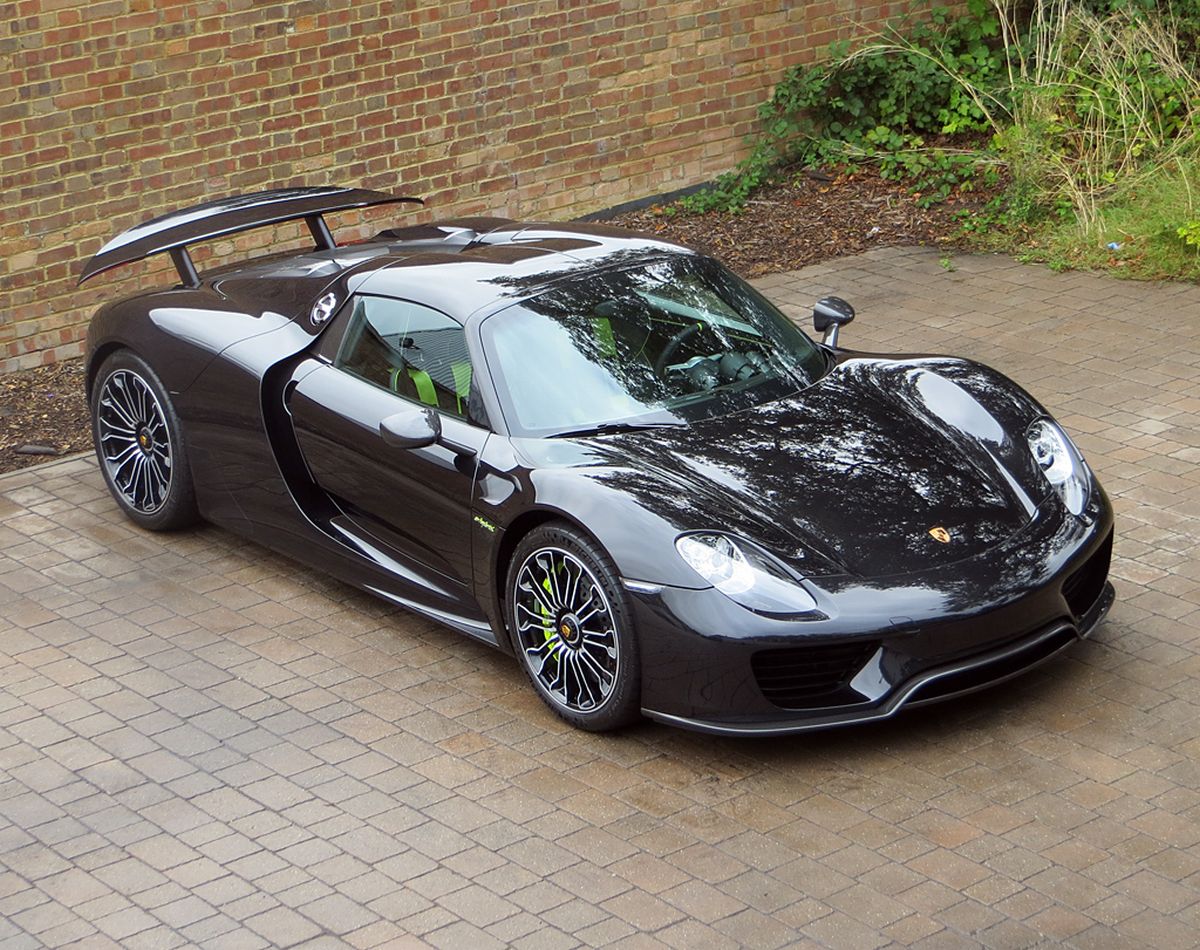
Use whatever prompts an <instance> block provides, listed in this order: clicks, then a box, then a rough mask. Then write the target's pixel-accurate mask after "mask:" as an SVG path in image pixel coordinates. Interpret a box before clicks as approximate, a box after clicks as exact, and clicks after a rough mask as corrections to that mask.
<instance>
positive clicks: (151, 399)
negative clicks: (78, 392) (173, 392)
mask: <svg viewBox="0 0 1200 950" xmlns="http://www.w3.org/2000/svg"><path fill="white" fill-rule="evenodd" d="M92 438H93V440H94V441H95V444H96V455H97V457H98V458H99V460H100V469H101V471H102V472H103V473H104V480H105V481H106V482H107V483H108V488H109V491H111V492H112V494H113V497H114V498H116V500H117V502H118V504H120V506H121V508H122V509H124V511H125V513H126V514H127V515H128V516H129V517H130V518H132V519H133V520H134V521H136V522H137V523H138V524H140V525H142V526H143V527H146V528H153V529H165V528H178V527H182V526H183V525H185V524H189V523H190V522H192V521H194V520H195V518H196V502H195V494H194V492H193V489H192V479H191V472H190V470H189V469H188V465H187V458H186V455H185V450H184V446H183V442H182V439H181V436H180V431H179V419H178V417H177V416H176V415H175V409H174V407H173V406H172V405H171V400H170V398H169V397H168V395H167V393H166V390H165V389H164V388H163V385H162V383H161V382H159V379H158V377H157V376H156V375H155V373H154V371H153V370H152V369H151V368H150V367H149V366H148V365H147V364H146V362H145V361H144V360H142V359H141V358H140V357H138V356H136V355H135V354H133V353H131V352H129V351H128V350H120V351H118V352H116V353H114V354H112V355H111V356H109V357H108V358H107V359H106V360H105V361H104V363H103V364H102V365H101V367H100V370H99V372H98V373H97V374H96V381H95V385H94V387H93V389H92Z"/></svg>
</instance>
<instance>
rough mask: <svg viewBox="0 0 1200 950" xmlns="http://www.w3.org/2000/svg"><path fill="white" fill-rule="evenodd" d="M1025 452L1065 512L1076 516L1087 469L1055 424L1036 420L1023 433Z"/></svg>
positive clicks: (1085, 492)
mask: <svg viewBox="0 0 1200 950" xmlns="http://www.w3.org/2000/svg"><path fill="white" fill-rule="evenodd" d="M1025 437H1026V438H1027V439H1028V440H1029V451H1030V452H1032V453H1033V459H1034V461H1035V462H1037V465H1038V468H1039V469H1040V470H1041V473H1042V475H1043V476H1044V477H1045V479H1046V481H1048V482H1049V483H1050V486H1051V487H1052V488H1053V489H1054V490H1055V491H1056V492H1058V494H1059V497H1060V498H1062V500H1063V504H1064V505H1066V507H1067V511H1069V512H1071V514H1073V515H1078V514H1080V513H1081V512H1082V511H1083V506H1084V505H1086V504H1087V498H1088V475H1087V466H1085V465H1084V464H1083V457H1082V456H1081V455H1080V454H1079V450H1078V449H1077V448H1075V444H1074V443H1073V442H1072V441H1071V440H1070V439H1069V438H1068V437H1067V434H1066V433H1065V432H1063V430H1062V429H1061V428H1060V427H1059V425H1058V423H1056V422H1053V421H1052V420H1050V419H1038V420H1036V421H1035V422H1033V424H1031V425H1030V426H1029V428H1028V429H1027V430H1026V432H1025Z"/></svg>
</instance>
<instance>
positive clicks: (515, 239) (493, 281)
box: [356, 222, 692, 321]
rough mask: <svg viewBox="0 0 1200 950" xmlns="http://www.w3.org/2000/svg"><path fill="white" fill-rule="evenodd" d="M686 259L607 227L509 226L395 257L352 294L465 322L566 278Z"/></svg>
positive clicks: (673, 247) (661, 244)
mask: <svg viewBox="0 0 1200 950" xmlns="http://www.w3.org/2000/svg"><path fill="white" fill-rule="evenodd" d="M691 253H692V252H691V251H689V250H687V249H686V248H683V247H681V246H679V245H677V244H671V243H668V242H666V241H657V240H655V239H653V238H650V237H647V236H645V235H642V234H638V233H636V232H632V231H623V230H620V229H617V228H612V227H607V226H604V225H596V224H546V223H540V222H534V223H518V222H510V223H507V224H506V225H503V226H501V227H498V228H495V229H493V230H491V231H489V232H488V233H486V234H482V235H478V236H477V237H476V238H475V239H474V240H473V241H471V242H470V243H469V244H467V245H465V246H463V247H461V248H457V249H452V248H447V249H445V250H441V249H437V250H434V249H431V250H422V251H419V252H417V253H412V254H406V255H402V256H401V255H398V256H396V258H395V259H394V260H390V261H388V263H386V264H384V265H383V266H381V267H378V268H377V269H374V270H372V271H371V272H370V274H369V276H367V277H366V279H365V280H363V281H362V283H360V284H359V285H358V286H357V288H356V290H357V292H359V293H369V294H380V295H384V296H389V297H401V298H404V299H409V300H417V301H420V302H421V303H424V304H426V305H427V306H430V307H434V308H435V309H437V310H441V311H442V312H444V313H447V314H449V315H450V316H452V317H454V318H455V319H458V320H461V321H465V320H466V319H467V318H469V317H470V316H471V315H473V314H475V313H478V312H480V311H486V310H494V309H498V308H500V307H503V306H507V305H508V304H510V303H512V302H514V301H516V300H521V299H524V298H526V297H530V296H532V295H534V294H536V293H538V292H540V291H541V290H543V289H545V288H546V287H548V286H549V285H551V284H553V283H555V282H557V281H558V280H560V279H562V278H563V277H566V276H569V275H571V274H575V273H582V272H586V271H594V270H596V269H597V268H600V267H610V266H615V265H619V264H621V263H625V262H634V261H637V260H644V259H646V258H647V257H653V256H661V255H663V254H691Z"/></svg>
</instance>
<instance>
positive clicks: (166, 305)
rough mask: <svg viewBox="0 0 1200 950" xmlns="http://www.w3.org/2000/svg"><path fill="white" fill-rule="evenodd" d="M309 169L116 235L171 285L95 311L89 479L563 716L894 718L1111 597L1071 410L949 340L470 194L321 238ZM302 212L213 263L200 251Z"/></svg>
mask: <svg viewBox="0 0 1200 950" xmlns="http://www.w3.org/2000/svg"><path fill="white" fill-rule="evenodd" d="M416 200H417V199H409V198H396V197H393V196H391V195H388V194H384V193H381V192H375V191H366V190H362V189H344V188H294V189H284V190H276V191H270V192H261V193H256V194H249V195H241V196H236V197H232V198H227V199H222V200H218V201H213V202H208V203H206V204H202V205H198V206H195V207H192V208H188V209H186V210H183V211H179V212H175V213H172V214H168V215H165V216H163V217H160V218H156V219H154V220H152V221H148V222H146V223H144V224H142V225H140V226H138V227H135V228H133V229H131V230H129V231H126V232H124V233H122V234H120V235H119V236H117V237H116V238H114V239H113V240H112V241H110V242H109V243H108V244H106V245H104V247H102V248H101V249H100V251H99V252H98V253H97V254H96V255H95V257H93V258H92V259H91V260H90V261H89V262H88V263H87V264H86V265H85V267H84V270H83V276H82V278H81V280H86V279H88V278H90V277H92V276H94V275H95V274H98V273H100V272H102V271H105V270H108V269H109V268H112V267H116V266H119V265H121V264H125V263H128V262H131V261H135V260H139V259H141V258H144V257H147V256H149V255H152V254H159V253H169V254H170V255H171V257H172V258H173V260H174V262H175V265H176V268H177V270H178V272H179V284H178V285H177V286H174V287H171V288H170V289H161V290H153V291H149V292H146V293H142V294H139V295H137V296H134V297H130V298H128V299H125V300H121V301H118V302H114V303H110V304H108V305H106V306H104V307H102V308H101V309H100V310H99V311H98V313H97V314H96V316H95V318H94V319H93V321H92V323H91V325H90V329H89V334H88V357H87V359H88V363H87V367H88V369H87V378H88V386H89V400H90V405H91V412H92V418H93V434H94V437H95V445H96V452H97V455H98V457H99V462H100V469H101V471H102V472H103V475H104V478H105V480H106V482H107V484H108V487H109V489H110V490H111V492H112V494H113V497H114V498H115V499H116V501H117V503H118V504H119V505H120V506H121V508H122V509H123V510H124V511H125V513H126V514H127V515H128V516H129V517H130V518H131V519H132V520H133V521H135V522H137V523H138V524H139V525H142V526H144V527H146V528H149V529H170V528H179V527H182V526H184V525H187V524H190V523H192V522H193V521H195V520H196V519H197V518H204V519H207V520H209V521H211V522H214V523H216V524H218V525H222V526H224V527H226V528H228V529H230V530H232V531H235V532H238V533H239V534H242V535H245V536H247V537H249V538H252V539H254V540H256V541H258V542H261V543H262V544H264V545H266V546H268V547H271V548H273V549H275V550H277V551H280V552H282V553H283V554H285V555H287V556H289V557H292V558H294V559H296V560H298V561H301V562H304V563H307V564H308V565H311V566H312V567H314V568H316V569H318V570H321V571H325V572H328V573H330V574H332V575H335V576H336V577H338V578H340V579H341V580H343V581H346V582H348V583H350V584H354V585H357V586H358V587H360V588H363V589H365V590H367V591H370V592H371V593H373V594H375V595H378V596H380V597H383V598H386V599H387V600H389V601H391V602H393V603H396V604H400V605H403V606H404V607H406V608H409V609H411V610H413V611H416V612H417V613H420V614H423V615H425V616H426V617H430V618H433V619H434V620H436V621H439V622H441V623H443V624H446V625H448V626H450V627H453V628H455V629H456V630H458V631H461V632H462V633H465V634H467V635H469V636H472V637H475V638H478V639H480V640H483V641H485V642H487V643H489V644H491V645H493V646H495V647H497V648H499V649H501V650H503V651H506V652H509V653H512V654H514V655H515V656H516V657H517V658H518V660H519V662H520V664H521V666H522V667H523V668H524V671H525V673H526V674H527V675H528V677H529V679H530V681H531V682H532V684H533V687H534V688H535V689H536V691H537V692H538V694H539V695H540V696H541V698H542V699H543V700H544V701H545V702H546V703H547V704H548V705H549V706H550V708H551V709H553V710H554V711H555V712H556V713H557V714H558V715H560V716H561V717H562V718H563V719H565V720H567V721H568V722H570V723H572V724H574V725H576V726H579V727H582V728H585V729H592V730H603V729H611V728H616V727H619V726H622V725H625V724H628V723H631V722H633V721H634V720H636V719H638V718H639V717H640V716H648V717H651V718H653V719H657V720H660V721H664V722H668V723H673V724H676V725H679V726H684V727H689V728H694V729H699V730H705V731H709V732H713V733H721V734H728V735H772V734H782V733H789V732H794V731H799V730H803V729H810V728H814V727H821V726H830V725H836V724H847V723H854V722H863V721H867V720H875V719H883V718H887V717H889V716H892V715H893V714H895V713H896V712H897V711H898V710H900V709H901V708H902V707H906V706H916V705H920V704H924V703H931V702H934V701H937V700H943V699H946V698H948V697H951V696H957V695H960V694H963V693H967V692H970V691H972V690H975V689H979V688H981V687H984V686H988V685H991V684H994V683H997V682H1000V681H1003V680H1005V679H1008V678H1010V677H1012V676H1015V675H1017V674H1019V673H1021V672H1023V671H1025V670H1026V669H1029V668H1030V667H1033V666H1034V665H1036V664H1038V663H1041V662H1043V661H1045V660H1047V659H1048V658H1050V657H1052V656H1054V655H1055V654H1057V653H1059V652H1060V651H1061V650H1064V649H1065V648H1067V647H1069V646H1070V645H1071V644H1072V643H1074V642H1076V641H1077V640H1079V639H1080V638H1082V637H1085V636H1087V635H1088V634H1089V633H1090V632H1091V631H1092V630H1093V629H1094V628H1095V626H1096V624H1097V623H1099V621H1100V619H1101V618H1102V616H1103V615H1104V614H1105V612H1106V611H1107V610H1108V608H1109V606H1110V605H1111V603H1112V600H1113V596H1114V595H1113V588H1112V586H1111V585H1110V584H1109V583H1108V581H1107V575H1108V568H1109V559H1110V554H1111V549H1112V536H1113V535H1112V527H1113V516H1112V509H1111V507H1110V504H1109V502H1108V499H1107V498H1106V497H1105V494H1104V492H1103V490H1102V489H1101V488H1100V486H1099V484H1098V483H1097V481H1096V479H1095V477H1094V475H1093V474H1092V471H1091V470H1090V469H1089V467H1088V466H1087V464H1086V463H1085V462H1084V460H1083V458H1082V457H1081V455H1080V453H1079V451H1078V450H1077V449H1076V447H1075V445H1074V444H1073V443H1072V441H1071V440H1070V438H1069V437H1068V436H1067V435H1066V433H1065V432H1064V431H1063V430H1062V429H1061V428H1060V427H1059V425H1058V424H1057V423H1056V422H1055V421H1054V420H1053V419H1052V418H1051V417H1050V416H1049V414H1048V413H1047V412H1046V411H1045V410H1044V409H1043V408H1042V407H1041V406H1040V405H1039V404H1038V403H1037V402H1036V401H1035V400H1034V399H1033V398H1032V397H1030V396H1029V395H1027V394H1026V393H1025V392H1024V391H1023V390H1022V389H1020V388H1019V387H1018V386H1017V385H1015V384H1014V383H1012V382H1011V381H1009V380H1008V379H1006V378H1005V377H1004V376H1002V375H1000V374H999V373H997V372H995V371H994V370H991V369H989V368H987V367H985V366H982V365H980V364H978V363H974V362H971V361H969V360H965V359H956V358H949V357H943V356H911V355H902V356H882V355H870V354H866V353H860V352H854V351H852V350H848V349H843V348H842V347H841V346H840V345H839V343H838V332H839V330H840V328H842V327H843V326H845V324H847V323H848V322H849V321H850V320H851V319H852V318H853V316H854V311H853V309H852V308H851V307H850V306H849V305H848V304H847V303H845V302H844V301H843V300H841V299H839V298H836V297H830V298H824V299H822V300H820V301H818V302H817V303H816V305H815V307H814V314H813V318H814V326H815V329H816V331H817V333H818V334H819V335H821V337H822V339H820V340H819V341H818V340H817V339H815V338H814V337H810V336H809V335H807V334H806V333H804V332H803V331H802V330H801V329H799V328H798V327H797V326H796V325H795V324H794V323H793V322H792V321H790V320H789V319H787V318H786V317H785V316H784V315H783V314H782V313H781V312H780V311H779V310H778V309H777V308H776V307H775V306H774V305H772V304H771V303H770V302H768V301H767V300H766V299H765V298H764V297H763V296H762V295H761V294H760V293H758V292H757V291H756V290H755V289H754V288H753V287H751V286H750V285H748V284H747V283H745V282H743V281H742V280H740V279H739V278H737V277H736V276H734V275H733V274H732V273H730V272H729V271H728V270H727V269H725V268H724V267H723V266H721V265H720V264H719V263H717V262H716V261H714V260H711V259H709V258H707V257H704V256H702V255H700V254H697V253H694V252H692V251H690V250H688V249H686V248H683V247H680V246H677V245H674V244H670V243H667V242H665V241H660V240H654V239H651V238H648V237H645V236H641V235H637V234H634V233H630V232H626V231H621V230H617V229H615V228H610V227H606V226H602V225H597V224H545V223H518V222H514V221H511V220H507V219H501V218H464V219H457V220H448V221H442V222H438V223H434V224H422V225H415V226H410V227H401V228H397V229H389V230H385V231H382V232H381V233H379V234H378V235H377V236H376V237H375V238H373V239H371V240H370V241H367V242H364V243H358V244H349V245H345V246H339V245H338V244H337V243H336V242H335V240H334V238H333V235H332V234H331V232H330V230H329V227H328V226H327V224H326V222H325V219H324V215H325V214H327V213H329V212H333V211H338V210H342V209H348V208H362V207H366V206H370V205H379V204H385V203H388V202H398V201H399V202H403V201H416ZM288 220H303V221H305V222H306V223H307V226H308V229H309V231H310V233H311V235H312V240H313V248H312V249H311V250H304V251H301V252H296V253H288V254H282V255H275V256H273V257H269V258H261V259H257V260H251V261H248V262H245V263H240V264H236V265H232V266H226V267H222V268H217V269H214V270H211V271H208V272H206V273H205V274H204V275H203V276H201V275H200V274H199V273H198V272H197V270H196V267H195V265H194V264H193V261H192V257H191V255H190V253H189V251H188V246H189V245H192V244H195V243H198V242H204V241H212V240H214V239H217V238H220V237H223V236H226V235H230V234H234V233H236V232H240V231H244V230H247V229H249V228H256V227H262V226H267V225H273V224H276V223H279V222H282V221H288Z"/></svg>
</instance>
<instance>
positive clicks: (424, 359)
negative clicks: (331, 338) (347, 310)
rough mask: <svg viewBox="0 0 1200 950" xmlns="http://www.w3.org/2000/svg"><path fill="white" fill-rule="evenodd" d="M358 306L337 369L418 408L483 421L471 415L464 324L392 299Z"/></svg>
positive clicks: (360, 300) (363, 299)
mask: <svg viewBox="0 0 1200 950" xmlns="http://www.w3.org/2000/svg"><path fill="white" fill-rule="evenodd" d="M352 306H353V311H352V313H351V316H350V323H349V326H348V327H347V328H346V336H345V338H344V339H343V341H342V345H341V347H340V348H339V350H338V354H337V358H336V359H335V360H334V366H335V367H337V368H338V369H341V370H343V371H345V372H347V373H351V374H352V375H354V376H357V377H359V378H360V379H363V380H366V381H367V382H368V383H373V384H374V385H376V386H380V387H382V388H384V389H386V390H388V391H389V392H393V393H395V394H396V395H397V396H400V397H402V398H404V399H408V400H410V401H412V402H416V403H420V404H422V405H425V406H430V407H432V408H435V409H438V410H439V411H441V412H445V413H449V414H450V415H453V416H458V417H460V418H463V419H475V418H478V417H479V415H480V413H479V412H478V411H476V412H472V411H471V409H472V408H475V407H473V406H472V405H471V400H472V393H473V387H472V376H473V373H472V371H471V358H470V356H469V355H468V354H467V341H466V335H465V334H464V332H463V328H462V326H461V325H460V324H459V323H457V322H456V321H454V320H452V319H450V317H448V316H446V315H445V314H444V313H440V312H438V311H437V310H433V309H431V308H429V307H425V306H422V305H421V304H417V303H412V302H411V301H408V300H397V299H395V298H392V297H371V296H366V295H363V296H359V297H356V298H354V301H353V304H352ZM476 401H477V400H476Z"/></svg>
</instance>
